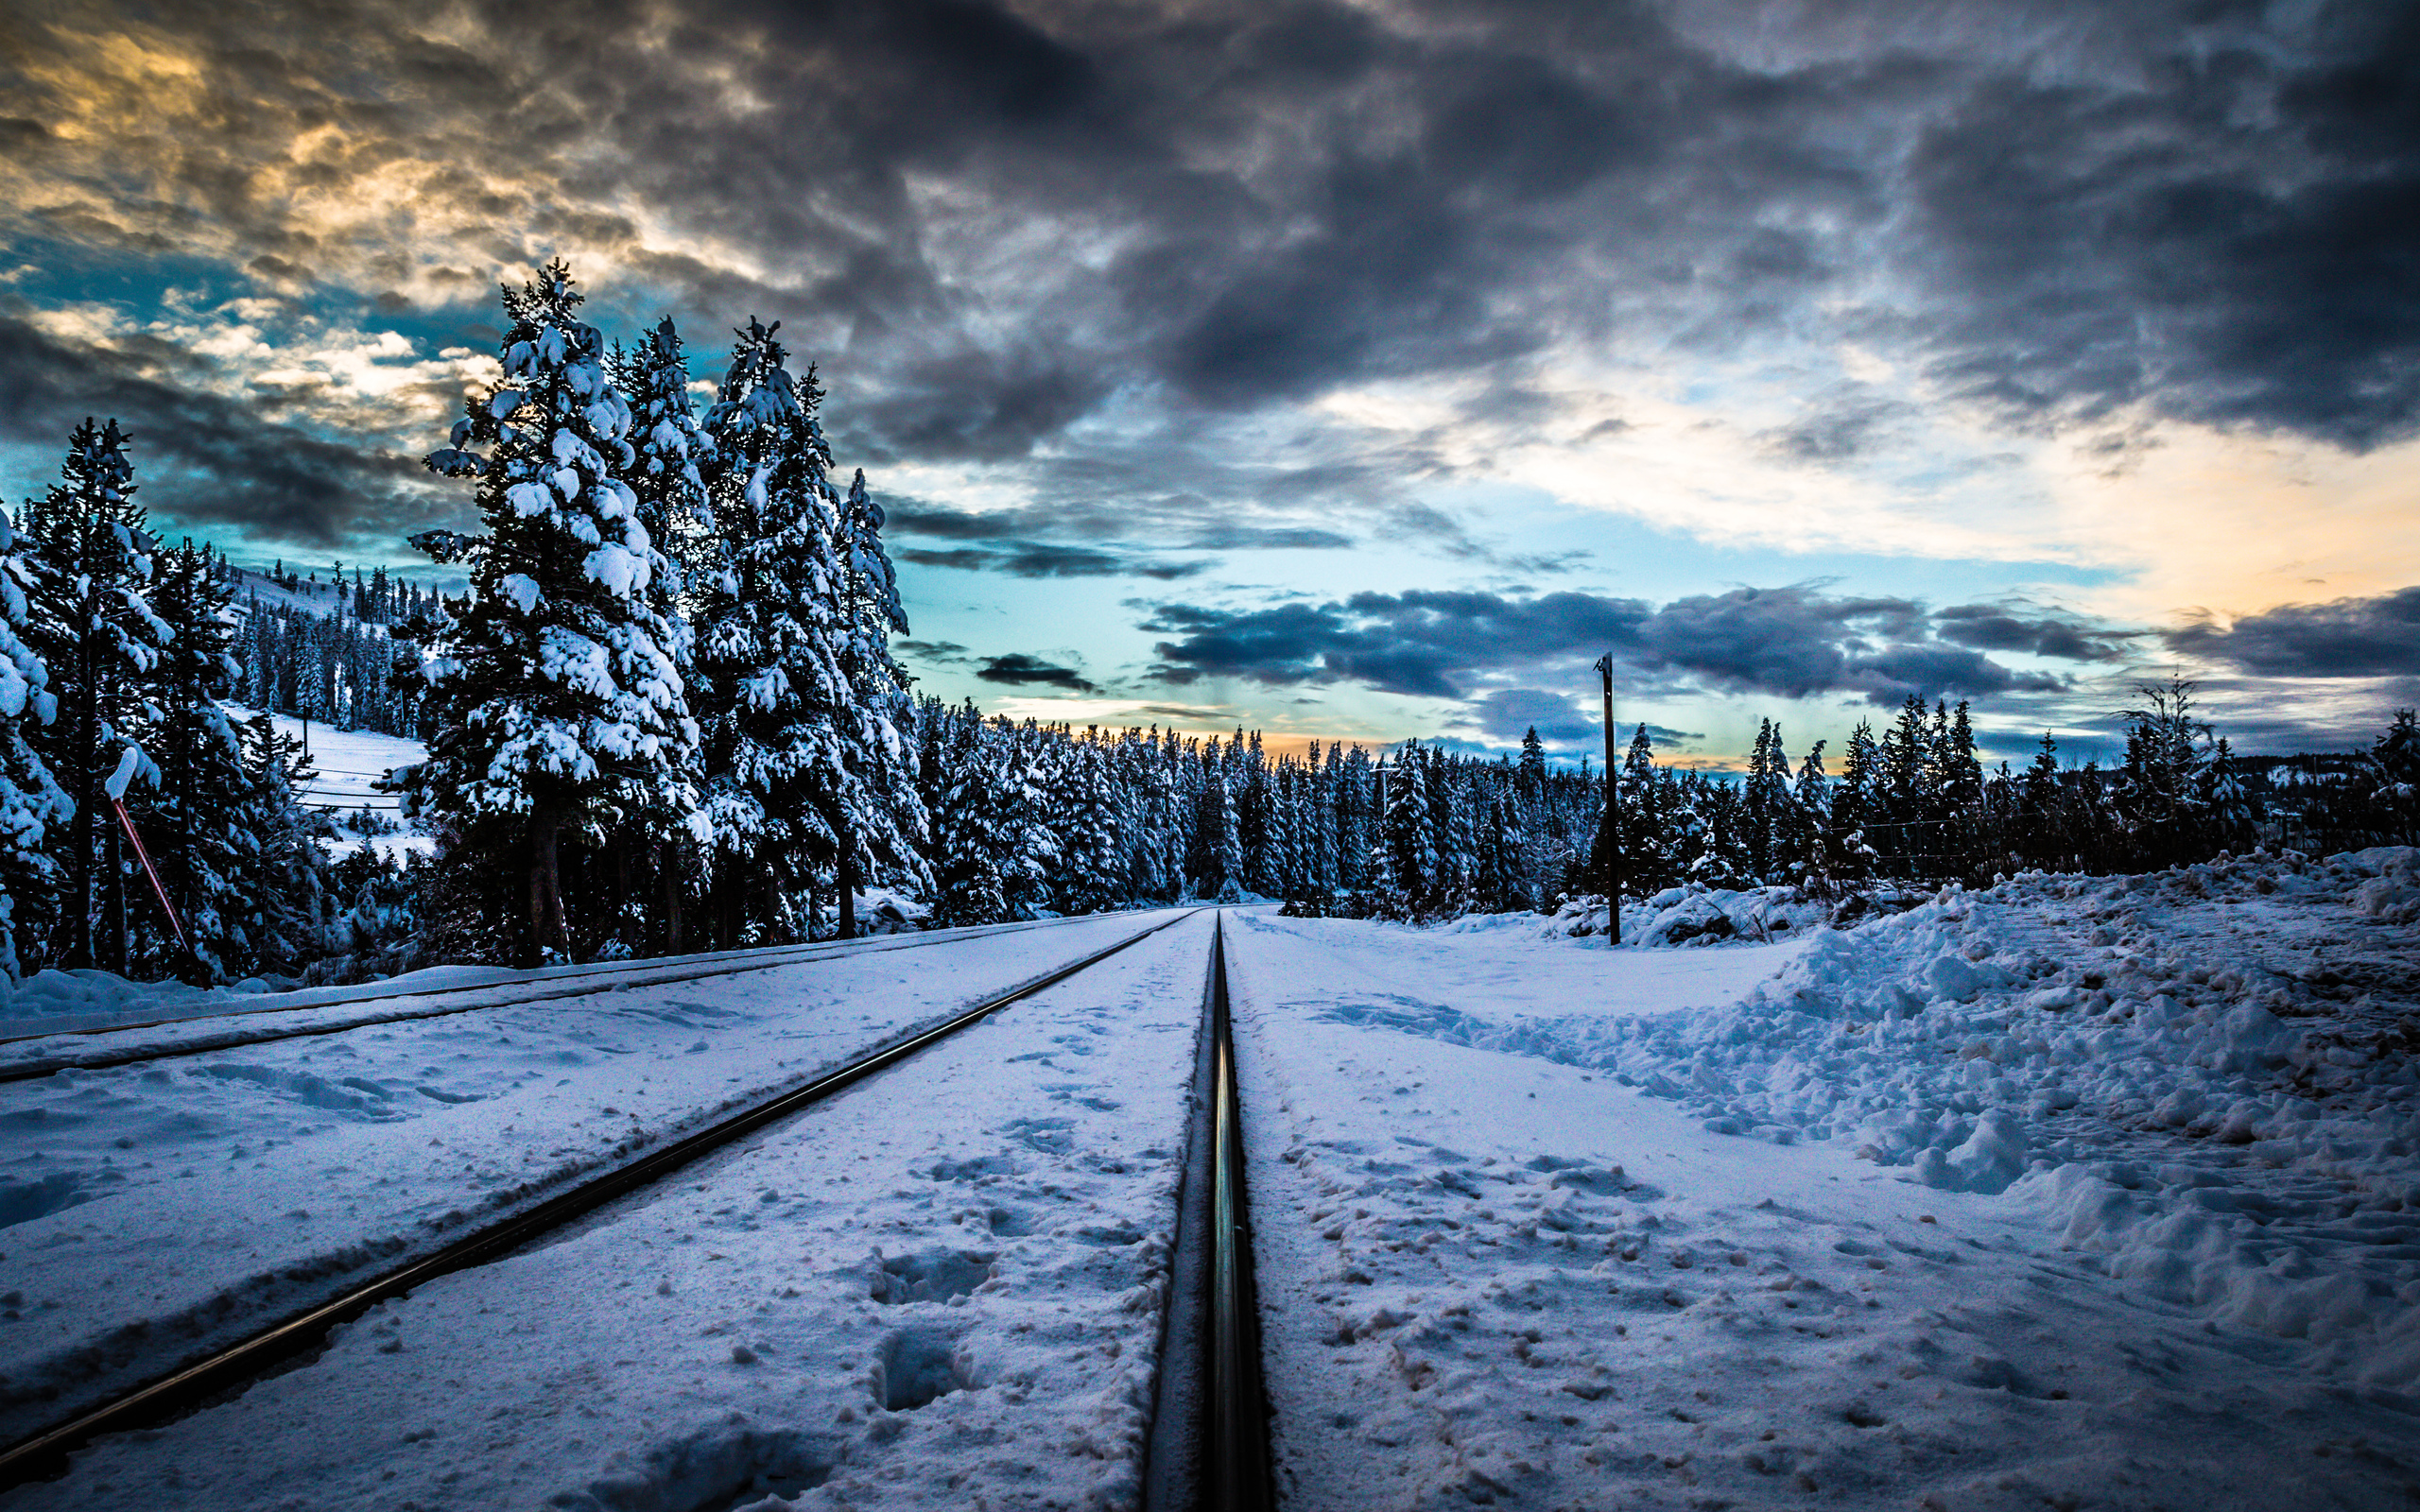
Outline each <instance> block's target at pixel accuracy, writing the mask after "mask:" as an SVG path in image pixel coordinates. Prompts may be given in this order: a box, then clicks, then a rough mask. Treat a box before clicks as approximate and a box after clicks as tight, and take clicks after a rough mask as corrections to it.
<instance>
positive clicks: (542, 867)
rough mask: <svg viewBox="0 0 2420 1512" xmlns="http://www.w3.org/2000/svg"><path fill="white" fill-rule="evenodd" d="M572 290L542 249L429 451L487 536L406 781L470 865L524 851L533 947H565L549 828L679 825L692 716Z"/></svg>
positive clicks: (508, 298)
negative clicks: (501, 330) (424, 745)
mask: <svg viewBox="0 0 2420 1512" xmlns="http://www.w3.org/2000/svg"><path fill="white" fill-rule="evenodd" d="M580 303H581V296H580V294H579V291H578V290H577V289H576V288H575V287H574V286H573V283H572V277H571V271H570V269H568V268H567V267H565V266H563V265H562V263H561V262H560V261H557V262H552V263H549V264H547V265H546V266H545V267H544V268H543V269H541V270H540V271H539V273H538V276H537V277H536V278H535V279H534V280H532V281H531V282H529V283H525V284H524V285H522V286H521V287H520V288H518V289H513V288H507V289H506V290H505V291H504V309H505V314H506V316H507V317H508V318H509V319H510V322H511V325H510V330H508V331H507V332H506V333H505V335H504V339H503V341H502V343H501V347H500V351H499V356H500V357H501V359H502V361H503V366H504V378H503V380H502V381H501V383H499V384H498V385H497V386H496V387H494V388H493V390H491V391H489V392H488V393H486V394H485V395H482V396H480V397H478V398H475V399H474V400H473V401H471V403H470V404H469V406H468V413H467V414H466V415H465V416H464V418H463V419H462V420H461V421H459V422H458V423H457V424H456V426H455V428H454V436H453V438H452V442H451V444H450V445H448V446H446V447H443V448H441V449H440V450H438V451H437V452H434V453H432V454H430V455H429V458H428V465H429V466H430V468H431V469H433V470H435V471H437V472H442V473H445V474H447V475H449V476H457V477H463V476H467V477H475V478H476V479H478V484H477V500H478V505H479V512H480V515H481V518H482V519H483V521H484V522H485V524H486V525H487V535H486V537H485V538H484V539H482V540H480V541H477V542H476V543H475V547H474V549H473V550H472V551H471V553H470V558H469V566H470V577H471V589H472V592H471V595H470V598H469V601H468V603H467V604H465V605H463V606H462V608H461V609H460V610H459V611H458V613H456V614H454V615H453V616H452V617H451V619H450V620H449V621H448V623H447V626H446V628H445V631H444V633H443V636H442V639H441V642H440V644H437V645H435V646H433V647H432V649H433V650H434V651H435V652H436V656H435V657H434V659H433V660H432V661H431V662H429V664H428V668H427V675H428V680H429V694H428V697H429V702H430V706H431V711H432V713H433V714H434V717H435V722H436V726H437V729H436V731H435V738H434V739H433V740H432V741H431V742H430V751H429V759H428V760H427V761H426V762H424V763H423V764H422V765H419V766H418V767H416V768H414V769H413V770H412V772H411V774H410V777H409V779H408V784H409V790H410V793H411V795H412V800H413V803H414V805H415V806H416V807H417V808H419V809H422V810H423V811H430V812H434V813H436V814H439V815H442V816H448V817H449V818H452V819H455V820H456V821H458V825H459V827H460V830H461V833H462V834H463V836H464V839H465V841H466V842H468V843H469V844H471V845H472V846H473V847H474V848H475V850H476V851H479V852H480V853H481V857H482V860H483V861H484V860H485V859H486V858H491V857H494V856H497V855H510V856H514V857H517V858H519V859H520V861H521V863H522V864H523V865H525V866H526V867H527V874H528V878H529V892H528V907H529V939H530V944H531V947H532V949H533V951H534V952H535V954H538V955H539V956H540V957H541V958H542V959H557V958H567V957H568V956H570V954H572V952H573V948H574V947H573V938H572V924H571V919H570V918H569V916H568V912H567V909H566V906H565V902H564V894H563V885H562V842H563V840H564V839H565V837H566V836H568V837H570V838H571V839H573V840H575V841H577V842H580V843H585V844H588V845H591V846H594V845H596V844H599V843H601V842H602V841H603V840H604V838H605V837H606V835H607V834H608V833H611V832H613V831H614V830H615V829H616V828H617V827H620V826H622V825H625V824H629V823H631V822H633V821H635V820H637V819H639V818H641V817H642V816H645V817H647V818H648V819H649V820H650V821H652V822H654V823H658V824H664V825H695V824H696V823H697V822H698V813H699V801H698V795H697V792H696V789H695V787H694V785H693V782H692V778H691V773H692V771H693V770H694V768H695V765H696V762H695V751H696V748H697V744H698V729H697V725H696V723H695V722H694V721H693V720H692V719H691V717H690V714H689V708H688V701H687V696H686V691H685V689H684V686H683V679H682V677H681V673H680V670H679V668H678V667H677V666H676V665H675V663H674V657H673V649H672V648H673V646H675V645H676V644H678V643H677V635H676V632H675V630H674V628H673V627H672V626H671V625H669V624H668V623H666V619H665V617H664V615H663V613H662V612H660V610H659V609H658V608H657V606H656V605H655V603H654V602H653V594H652V590H653V587H654V580H655V576H656V575H657V574H658V573H660V572H663V571H664V570H665V561H664V558H663V555H662V554H661V553H660V552H658V551H657V550H656V549H655V546H654V544H653V543H652V542H651V541H649V540H648V533H647V529H646V527H645V526H644V525H643V524H640V522H639V520H638V515H637V506H638V500H637V496H636V495H635V494H634V493H633V492H632V491H631V487H630V485H629V484H628V483H627V482H625V481H624V474H625V473H626V472H628V471H629V470H630V469H631V466H632V465H633V463H634V461H635V459H636V458H635V454H634V453H633V451H632V449H631V445H630V442H629V439H628V437H629V435H630V429H631V411H630V406H629V405H628V404H626V403H625V402H624V401H623V398H622V396H621V394H620V393H619V392H618V391H617V390H616V389H615V388H614V386H613V384H612V382H611V380H610V379H609V378H608V377H607V374H606V371H605V346H604V338H603V337H602V336H600V335H598V334H597V331H596V327H594V326H591V325H589V324H587V323H586V322H585V321H583V320H581V319H580V318H579V314H578V312H579V305H580ZM474 446H479V447H485V448H487V450H486V451H485V452H484V453H482V452H477V451H473V450H470V448H471V447H474ZM441 559H442V558H441Z"/></svg>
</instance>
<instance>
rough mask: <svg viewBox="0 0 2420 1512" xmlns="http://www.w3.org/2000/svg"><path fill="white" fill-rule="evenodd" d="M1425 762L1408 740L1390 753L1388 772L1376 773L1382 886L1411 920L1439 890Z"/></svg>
mask: <svg viewBox="0 0 2420 1512" xmlns="http://www.w3.org/2000/svg"><path fill="white" fill-rule="evenodd" d="M1427 756H1428V752H1427V751H1426V750H1424V749H1423V748H1422V747H1421V744H1420V742H1418V741H1416V740H1408V741H1405V742H1404V743H1403V747H1402V748H1401V749H1399V750H1398V751H1396V753H1395V762H1394V767H1393V769H1392V771H1387V770H1386V769H1385V768H1384V767H1381V769H1380V770H1381V772H1382V774H1383V776H1382V780H1381V786H1382V788H1383V790H1384V793H1385V802H1386V816H1385V818H1384V820H1383V821H1382V823H1383V833H1384V846H1385V855H1386V865H1387V883H1388V885H1390V887H1391V888H1392V891H1393V893H1394V894H1395V899H1396V906H1397V907H1398V908H1400V909H1401V910H1402V911H1403V912H1404V913H1406V914H1407V915H1409V916H1411V917H1417V916H1419V915H1420V914H1422V913H1424V912H1426V910H1427V908H1428V906H1429V903H1430V900H1431V899H1432V897H1433V895H1434V894H1435V892H1436V890H1437V885H1438V877H1437V873H1438V856H1437V821H1436V816H1435V815H1434V814H1432V813H1431V812H1430V810H1429V806H1428V783H1427V781H1426V777H1427V773H1426V770H1425V769H1424V768H1425V766H1426V759H1427Z"/></svg>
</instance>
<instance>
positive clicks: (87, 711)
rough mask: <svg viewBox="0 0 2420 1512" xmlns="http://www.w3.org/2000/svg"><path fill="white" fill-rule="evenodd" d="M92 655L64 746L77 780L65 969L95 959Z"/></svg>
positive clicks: (82, 658)
mask: <svg viewBox="0 0 2420 1512" xmlns="http://www.w3.org/2000/svg"><path fill="white" fill-rule="evenodd" d="M92 660H93V659H92V657H91V655H90V654H89V652H87V653H85V654H82V655H79V656H78V658H77V661H78V667H77V671H78V673H79V674H80V680H81V683H82V686H80V687H78V688H77V689H76V690H75V692H76V693H77V695H78V696H79V697H80V698H81V699H82V704H83V706H82V707H81V708H79V709H78V710H77V712H76V743H75V745H74V746H73V747H71V748H70V750H69V752H68V757H67V760H68V765H69V772H68V781H69V782H72V783H74V784H75V791H74V792H73V793H72V794H70V795H69V796H70V797H72V798H73V799H75V800H76V816H75V818H74V819H72V820H71V821H70V822H69V824H68V829H67V834H68V852H67V902H68V920H67V959H66V963H65V964H66V966H67V969H68V970H69V971H78V970H80V969H84V968H88V967H90V966H91V965H92V964H93V852H94V851H95V849H97V848H98V847H99V845H100V843H101V836H100V833H99V831H98V830H97V829H96V828H95V823H96V820H97V817H98V816H96V815H95V814H94V812H93V810H94V808H95V806H96V805H95V802H94V799H96V798H97V797H98V796H99V788H98V784H97V782H95V773H94V771H93V764H94V763H95V761H97V760H98V759H99V754H98V747H99V746H100V743H101V731H100V707H99V696H98V695H97V693H96V692H95V689H94V687H93V668H92Z"/></svg>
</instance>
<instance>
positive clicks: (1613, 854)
mask: <svg viewBox="0 0 2420 1512" xmlns="http://www.w3.org/2000/svg"><path fill="white" fill-rule="evenodd" d="M1597 672H1598V674H1599V676H1600V677H1602V678H1603V679H1604V681H1605V948H1606V949H1607V950H1611V949H1613V948H1614V947H1615V946H1616V945H1619V944H1620V943H1621V942H1622V790H1621V766H1620V765H1619V763H1618V761H1617V760H1616V755H1615V751H1614V658H1613V653H1612V652H1610V651H1609V652H1607V653H1606V654H1605V655H1603V656H1600V657H1599V658H1598V659H1597Z"/></svg>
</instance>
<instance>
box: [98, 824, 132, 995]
mask: <svg viewBox="0 0 2420 1512" xmlns="http://www.w3.org/2000/svg"><path fill="white" fill-rule="evenodd" d="M101 833H102V835H103V841H102V845H101V858H102V865H103V867H104V868H105V869H104V871H103V874H102V877H101V937H100V940H99V942H98V944H97V945H96V946H95V951H94V954H95V956H96V957H97V958H98V964H99V966H100V968H101V970H103V971H115V972H116V973H117V974H118V975H120V976H124V975H126V974H127V973H126V968H127V959H126V945H127V941H126V851H125V847H126V839H125V836H124V834H123V833H121V832H120V831H119V829H118V827H117V826H116V825H114V824H112V825H110V826H108V827H107V828H105V829H104V830H103V831H102V832H101Z"/></svg>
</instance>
